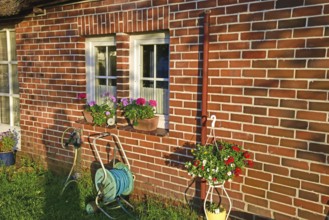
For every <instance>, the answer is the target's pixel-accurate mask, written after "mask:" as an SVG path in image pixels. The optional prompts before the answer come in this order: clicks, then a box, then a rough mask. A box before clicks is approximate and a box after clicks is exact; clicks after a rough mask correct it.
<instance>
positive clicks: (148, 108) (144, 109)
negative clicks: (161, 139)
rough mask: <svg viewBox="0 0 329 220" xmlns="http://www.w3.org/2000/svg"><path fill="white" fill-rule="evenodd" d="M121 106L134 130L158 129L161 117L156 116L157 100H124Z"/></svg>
mask: <svg viewBox="0 0 329 220" xmlns="http://www.w3.org/2000/svg"><path fill="white" fill-rule="evenodd" d="M119 106H120V108H121V109H122V110H123V115H124V116H125V117H126V118H127V119H128V120H129V123H130V124H131V125H132V126H133V127H134V129H136V130H142V131H153V130H156V129H157V127H158V121H159V116H156V115H155V107H156V106H157V102H156V101H155V100H149V101H147V100H146V99H145V98H138V99H131V98H122V99H121V102H120V105H119Z"/></svg>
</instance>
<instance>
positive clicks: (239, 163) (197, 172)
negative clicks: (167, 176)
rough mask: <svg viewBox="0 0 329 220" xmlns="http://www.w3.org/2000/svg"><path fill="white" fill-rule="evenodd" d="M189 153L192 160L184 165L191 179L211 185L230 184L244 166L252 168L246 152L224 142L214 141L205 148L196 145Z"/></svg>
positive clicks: (239, 147) (251, 162) (248, 154)
mask: <svg viewBox="0 0 329 220" xmlns="http://www.w3.org/2000/svg"><path fill="white" fill-rule="evenodd" d="M191 153H192V155H193V156H194V158H193V160H192V161H188V162H186V164H185V167H186V168H187V170H188V173H189V174H190V175H192V176H193V177H200V178H203V179H205V180H207V181H208V182H209V184H212V185H216V184H224V182H225V181H229V182H230V181H232V180H233V178H234V177H237V176H239V175H240V174H241V173H242V169H243V168H244V167H245V166H253V161H252V160H251V159H250V153H249V152H248V151H243V150H242V147H241V146H238V145H236V144H231V143H228V142H225V141H216V142H215V143H214V144H207V145H205V146H203V145H201V144H198V145H197V146H196V148H195V149H192V150H191Z"/></svg>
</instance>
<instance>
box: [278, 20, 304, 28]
mask: <svg viewBox="0 0 329 220" xmlns="http://www.w3.org/2000/svg"><path fill="white" fill-rule="evenodd" d="M305 26H306V18H299V19H290V20H280V21H279V23H278V28H279V29H281V28H282V29H284V28H298V27H305Z"/></svg>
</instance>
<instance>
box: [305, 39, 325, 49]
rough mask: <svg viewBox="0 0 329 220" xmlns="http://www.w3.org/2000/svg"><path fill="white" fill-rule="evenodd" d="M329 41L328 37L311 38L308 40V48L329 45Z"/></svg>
mask: <svg viewBox="0 0 329 220" xmlns="http://www.w3.org/2000/svg"><path fill="white" fill-rule="evenodd" d="M328 45H329V42H328V38H327V37H322V38H310V39H307V41H306V47H307V48H317V47H328Z"/></svg>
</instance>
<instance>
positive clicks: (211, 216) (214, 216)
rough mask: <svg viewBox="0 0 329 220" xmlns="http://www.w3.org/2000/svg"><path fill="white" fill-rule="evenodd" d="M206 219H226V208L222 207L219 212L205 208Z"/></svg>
mask: <svg viewBox="0 0 329 220" xmlns="http://www.w3.org/2000/svg"><path fill="white" fill-rule="evenodd" d="M206 217H207V220H225V219H226V210H225V209H224V210H223V211H221V212H220V213H213V212H210V211H208V210H206Z"/></svg>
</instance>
